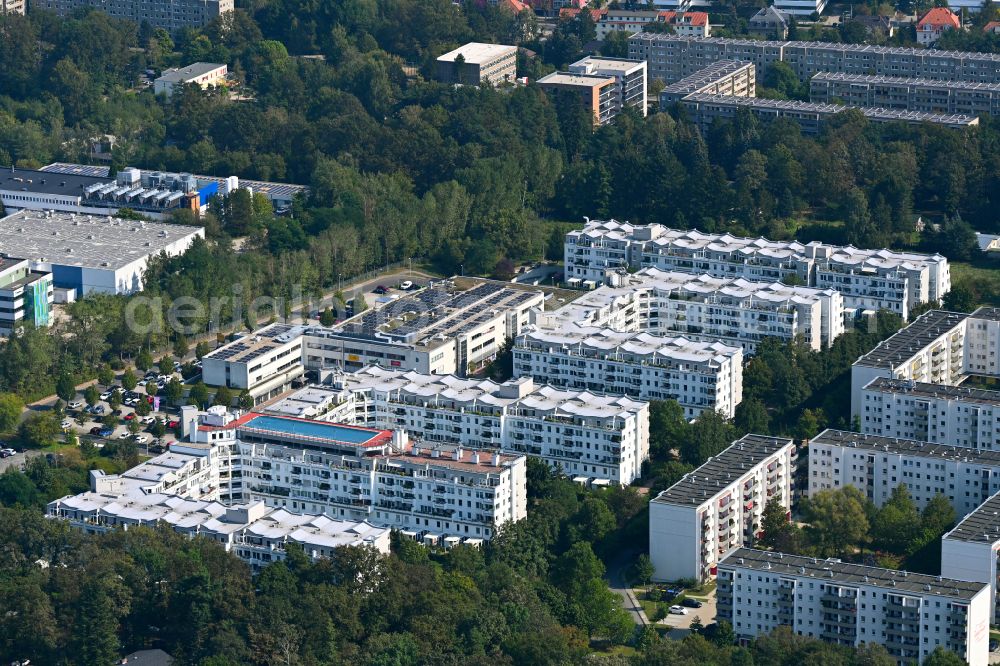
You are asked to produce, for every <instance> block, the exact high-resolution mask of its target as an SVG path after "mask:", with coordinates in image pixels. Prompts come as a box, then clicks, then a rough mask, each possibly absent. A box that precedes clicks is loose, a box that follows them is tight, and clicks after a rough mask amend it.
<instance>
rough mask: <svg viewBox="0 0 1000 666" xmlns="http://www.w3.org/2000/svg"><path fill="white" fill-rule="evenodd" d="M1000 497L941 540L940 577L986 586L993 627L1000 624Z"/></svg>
mask: <svg viewBox="0 0 1000 666" xmlns="http://www.w3.org/2000/svg"><path fill="white" fill-rule="evenodd" d="M998 554H1000V494H997V495H993V496H992V497H990V498H989V499H988V500H986V501H985V502H983V504H982V505H981V506H980V507H979V508H978V509H976V510H975V511H973V512H972V513H970V514H969V515H967V516H966V517H965V518H963V519H962V520H961V521H959V523H958V525H956V526H955V527H954V529H952V530H951V531H950V532H948V533H947V534H945V535H944V536H943V537H941V575H942V576H946V577H948V578H957V579H958V580H968V581H974V582H977V583H986V584H987V585H989V587H990V599H991V600H992V605H993V611H992V612H991V624H996V623H997V622H998V621H1000V608H998V607H997V587H998V582H1000V580H998V575H1000V569H998V567H997V557H998Z"/></svg>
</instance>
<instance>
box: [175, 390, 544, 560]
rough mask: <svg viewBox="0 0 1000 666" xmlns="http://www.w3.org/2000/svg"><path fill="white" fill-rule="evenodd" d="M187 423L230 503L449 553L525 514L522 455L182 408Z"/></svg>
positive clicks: (393, 434)
mask: <svg viewBox="0 0 1000 666" xmlns="http://www.w3.org/2000/svg"><path fill="white" fill-rule="evenodd" d="M181 422H182V427H183V432H184V434H185V435H187V436H190V438H191V440H192V441H193V442H195V443H197V444H202V445H205V446H210V447H211V448H212V449H213V450H217V451H218V456H217V458H216V459H217V461H218V465H219V476H220V483H222V484H223V488H222V499H223V500H224V501H229V502H233V503H248V502H256V501H263V502H264V503H265V504H267V505H268V506H270V507H275V508H283V509H286V510H289V511H292V512H295V513H309V514H320V513H321V514H324V515H326V516H328V517H330V518H335V519H338V520H348V521H368V522H370V523H372V524H374V525H379V526H382V527H390V528H393V529H397V530H400V531H403V532H405V533H407V534H408V535H409V536H411V537H413V538H422V539H423V541H424V542H425V543H431V544H440V543H444V544H445V545H452V544H454V543H458V542H460V541H461V540H463V539H474V540H484V539H490V538H491V537H493V536H494V535H495V534H496V530H498V529H499V528H500V527H502V526H503V525H505V524H506V523H508V522H513V521H517V520H520V519H522V518H524V516H525V512H526V507H527V497H526V483H527V481H526V477H525V458H524V456H523V455H519V456H513V455H505V454H501V453H499V452H498V451H481V450H477V449H467V448H463V447H461V446H452V445H445V444H439V443H428V444H426V445H424V444H422V443H418V442H412V443H411V442H410V441H409V439H408V436H407V435H406V433H405V432H404V431H401V430H397V431H394V432H393V431H389V430H377V429H373V428H364V427H360V426H348V425H341V424H335V423H329V422H323V421H313V420H307V419H298V418H291V417H283V416H275V415H265V414H255V413H250V414H245V415H242V416H240V417H238V418H235V417H234V415H232V414H228V413H227V412H226V411H225V410H224V409H215V410H214V411H210V412H209V413H208V414H198V412H197V411H196V410H195V409H194V408H193V407H188V408H184V410H183V414H182V417H181ZM227 452H228V453H227Z"/></svg>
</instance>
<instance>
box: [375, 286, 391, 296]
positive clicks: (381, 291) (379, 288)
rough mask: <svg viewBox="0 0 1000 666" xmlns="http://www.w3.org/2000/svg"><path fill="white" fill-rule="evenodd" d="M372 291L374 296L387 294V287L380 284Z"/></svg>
mask: <svg viewBox="0 0 1000 666" xmlns="http://www.w3.org/2000/svg"><path fill="white" fill-rule="evenodd" d="M372 291H373V292H375V293H376V294H387V293H389V287H387V286H385V285H384V284H380V285H379V286H377V287H375V288H374V289H372Z"/></svg>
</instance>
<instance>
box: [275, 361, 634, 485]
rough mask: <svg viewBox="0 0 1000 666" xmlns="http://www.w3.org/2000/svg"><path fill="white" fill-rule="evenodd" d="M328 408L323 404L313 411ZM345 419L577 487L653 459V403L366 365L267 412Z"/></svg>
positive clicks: (626, 473) (621, 476) (617, 476)
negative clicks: (517, 461)
mask: <svg viewBox="0 0 1000 666" xmlns="http://www.w3.org/2000/svg"><path fill="white" fill-rule="evenodd" d="M317 405H322V407H320V408H318V409H317V408H316V407H315V406H317ZM268 411H270V412H275V413H283V414H291V415H316V416H318V417H319V418H321V419H323V420H328V421H335V422H340V423H352V424H358V425H366V426H374V427H378V428H402V429H405V430H406V431H407V432H408V433H409V434H410V436H411V437H413V438H415V439H418V440H420V441H422V442H423V443H424V444H425V445H430V444H432V443H435V442H441V443H445V444H448V443H451V444H459V445H461V446H464V447H471V448H476V449H500V450H501V451H502V452H504V453H510V454H513V455H522V454H523V455H527V456H531V457H535V458H539V459H541V460H544V461H545V462H546V463H548V464H549V465H550V466H552V467H558V468H559V469H560V470H561V471H562V472H563V473H564V474H566V475H567V476H570V477H573V478H576V479H579V480H580V481H587V482H594V481H596V482H598V483H599V484H600V483H613V484H624V485H627V484H629V483H632V481H634V480H635V479H637V478H639V476H640V474H641V469H642V463H643V462H644V461H645V460H646V459H647V458H649V404H648V403H646V402H641V401H638V400H633V399H631V398H628V397H624V396H620V395H606V394H598V393H591V392H588V391H575V390H563V389H558V388H554V387H552V386H546V385H543V384H538V385H536V384H535V382H534V381H533V380H532V379H531V378H530V377H522V378H520V379H512V380H509V381H507V382H504V383H503V384H497V383H495V382H492V381H490V380H483V379H464V378H461V377H455V376H454V375H446V376H443V375H425V374H420V373H417V372H401V371H398V370H388V369H385V368H378V367H369V368H365V369H364V370H361V371H360V372H356V373H338V374H336V375H334V377H333V378H332V385H330V386H310V387H308V388H305V389H303V390H301V391H298V392H296V393H294V394H292V395H291V396H288V397H286V398H284V399H282V400H281V401H279V402H277V403H275V404H273V405H271V406H269V407H268Z"/></svg>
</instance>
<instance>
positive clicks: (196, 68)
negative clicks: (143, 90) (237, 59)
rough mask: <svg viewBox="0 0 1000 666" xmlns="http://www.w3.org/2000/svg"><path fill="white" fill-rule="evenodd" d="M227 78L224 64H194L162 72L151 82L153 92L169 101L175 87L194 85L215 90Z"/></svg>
mask: <svg viewBox="0 0 1000 666" xmlns="http://www.w3.org/2000/svg"><path fill="white" fill-rule="evenodd" d="M228 76H229V68H228V67H227V66H226V65H224V64H218V63H214V62H196V63H192V64H190V65H188V66H187V67H180V68H173V69H165V70H163V74H161V75H160V77H159V78H158V79H156V80H155V81H153V92H154V93H155V94H157V95H159V94H163V95H166V97H167V98H168V99H169V98H170V96H171V95H173V94H174V89H175V88H177V86H182V85H196V86H199V87H200V88H201V89H203V90H204V89H207V88H215V87H216V86H220V85H223V84H225V83H226V79H227V77H228Z"/></svg>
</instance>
